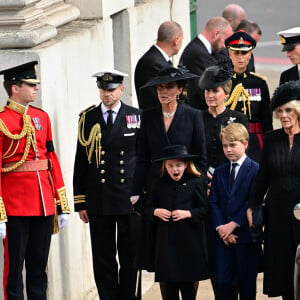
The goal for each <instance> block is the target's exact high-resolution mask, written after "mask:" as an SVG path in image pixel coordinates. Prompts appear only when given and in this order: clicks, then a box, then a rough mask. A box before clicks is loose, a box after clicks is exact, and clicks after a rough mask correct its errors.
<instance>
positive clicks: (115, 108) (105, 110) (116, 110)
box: [101, 101, 121, 115]
mask: <svg viewBox="0 0 300 300" xmlns="http://www.w3.org/2000/svg"><path fill="white" fill-rule="evenodd" d="M120 108H121V101H119V103H118V105H117V106H115V107H114V108H113V109H112V111H113V112H114V113H116V114H117V113H118V112H119V110H120ZM108 110H110V108H107V107H106V106H105V105H104V104H103V102H102V103H101V111H102V114H103V115H105V113H106V112H107V111H108Z"/></svg>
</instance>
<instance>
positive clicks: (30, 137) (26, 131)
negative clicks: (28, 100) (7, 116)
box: [0, 114, 36, 173]
mask: <svg viewBox="0 0 300 300" xmlns="http://www.w3.org/2000/svg"><path fill="white" fill-rule="evenodd" d="M0 131H2V132H3V134H4V135H5V136H7V137H8V138H9V139H11V140H12V143H13V141H17V145H16V147H15V149H14V150H13V153H12V154H11V155H7V153H8V151H6V153H5V154H4V155H3V157H2V158H3V159H6V158H9V157H11V156H12V155H13V154H14V153H15V152H16V150H17V148H18V145H19V141H20V140H21V139H22V138H23V137H25V136H26V145H25V149H24V153H23V156H22V158H21V159H20V160H19V161H18V162H16V163H15V164H14V165H12V166H10V167H7V168H2V169H1V172H3V173H7V172H11V171H13V170H15V169H16V168H18V167H19V166H21V165H22V164H23V163H24V162H25V160H26V158H27V156H28V153H29V149H30V145H31V143H33V146H34V147H36V140H35V130H34V127H33V126H32V124H31V118H30V116H29V115H26V114H23V128H22V131H21V133H20V134H12V133H11V132H10V131H9V130H8V129H7V127H6V125H5V124H4V122H3V121H2V120H1V119H0ZM11 146H12V145H11ZM11 146H10V147H9V150H10V149H11Z"/></svg>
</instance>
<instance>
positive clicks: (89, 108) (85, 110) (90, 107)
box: [79, 104, 96, 116]
mask: <svg viewBox="0 0 300 300" xmlns="http://www.w3.org/2000/svg"><path fill="white" fill-rule="evenodd" d="M94 107H96V105H95V104H93V105H91V106H89V107H88V108H86V109H84V110H82V111H81V112H80V113H79V116H81V115H82V114H83V113H84V112H87V111H89V110H91V109H93V108H94Z"/></svg>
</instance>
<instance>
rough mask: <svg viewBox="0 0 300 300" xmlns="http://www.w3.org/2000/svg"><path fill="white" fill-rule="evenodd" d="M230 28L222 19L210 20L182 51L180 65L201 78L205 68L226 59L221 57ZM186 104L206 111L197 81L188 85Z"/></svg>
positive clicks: (224, 56) (230, 32)
mask: <svg viewBox="0 0 300 300" xmlns="http://www.w3.org/2000/svg"><path fill="white" fill-rule="evenodd" d="M231 34H232V28H231V26H230V24H229V22H228V21H227V20H226V19H224V18H222V17H215V18H212V19H210V20H209V21H208V22H207V23H206V25H205V28H204V30H203V31H202V33H201V34H199V36H197V37H195V38H194V39H193V40H192V41H191V42H190V43H189V44H188V45H187V46H186V47H185V49H184V50H183V53H182V55H181V58H180V64H181V65H184V66H185V67H186V68H187V69H188V70H189V71H190V72H191V73H193V74H196V75H199V76H201V75H202V73H203V72H204V70H205V69H206V68H207V67H210V66H214V65H216V64H217V63H218V60H220V59H222V60H223V59H224V58H227V59H228V55H222V53H223V52H226V51H224V50H226V49H225V46H224V41H225V39H226V38H228V37H229V36H231ZM188 102H189V104H190V105H191V106H192V107H194V108H199V109H202V110H204V109H206V108H207V105H206V102H205V98H204V91H203V90H201V89H200V88H199V87H198V79H194V80H193V81H190V83H189V89H188Z"/></svg>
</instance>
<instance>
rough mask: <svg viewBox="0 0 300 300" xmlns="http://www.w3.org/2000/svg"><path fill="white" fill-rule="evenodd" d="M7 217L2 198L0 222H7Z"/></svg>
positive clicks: (0, 199) (0, 198)
mask: <svg viewBox="0 0 300 300" xmlns="http://www.w3.org/2000/svg"><path fill="white" fill-rule="evenodd" d="M6 221H7V216H6V211H5V207H4V203H3V200H2V197H0V222H6Z"/></svg>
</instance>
